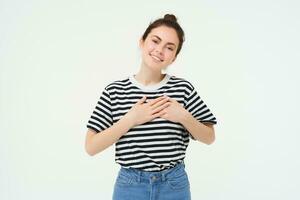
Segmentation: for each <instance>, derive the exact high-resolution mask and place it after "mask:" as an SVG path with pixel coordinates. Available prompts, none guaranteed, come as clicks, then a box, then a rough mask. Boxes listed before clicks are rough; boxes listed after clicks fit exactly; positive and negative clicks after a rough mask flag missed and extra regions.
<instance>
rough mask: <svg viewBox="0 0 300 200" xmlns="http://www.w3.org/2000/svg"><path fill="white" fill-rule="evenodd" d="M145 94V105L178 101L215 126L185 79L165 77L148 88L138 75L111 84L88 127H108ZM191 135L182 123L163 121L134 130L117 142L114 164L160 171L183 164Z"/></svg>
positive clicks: (208, 112) (210, 114)
mask: <svg viewBox="0 0 300 200" xmlns="http://www.w3.org/2000/svg"><path fill="white" fill-rule="evenodd" d="M143 95H146V96H147V98H146V102H147V101H148V100H150V99H155V98H157V97H160V96H162V95H167V96H169V97H170V98H173V99H175V100H176V101H177V102H178V103H180V104H181V105H182V106H183V107H184V108H185V109H186V110H188V111H189V112H190V113H191V114H192V115H193V116H194V117H195V118H196V119H197V120H198V121H200V122H207V123H211V124H216V123H217V120H216V118H215V116H214V115H213V114H212V112H211V111H210V109H209V108H208V107H207V105H206V104H205V103H204V102H203V100H202V99H201V97H200V96H199V95H198V93H197V91H196V90H195V88H194V86H193V85H192V84H191V83H190V82H189V81H187V80H185V79H183V78H179V77H176V76H174V75H169V74H165V76H164V78H163V80H161V81H160V82H159V83H157V84H155V85H150V86H145V85H143V84H141V83H139V82H138V81H137V80H136V79H135V75H133V74H132V75H130V76H127V77H126V78H124V79H121V80H116V81H114V82H112V83H110V84H108V85H107V86H106V87H105V88H104V89H103V91H102V94H101V95H100V98H99V100H98V102H97V104H96V107H95V108H94V111H93V113H92V114H91V116H90V118H89V120H88V122H87V128H89V129H92V130H94V131H96V132H97V133H99V132H100V134H101V131H103V130H105V129H107V128H109V127H110V126H112V125H113V124H114V123H116V122H117V121H118V120H119V119H120V118H122V116H124V115H125V114H126V113H127V112H128V111H129V109H130V108H131V107H132V106H133V105H134V104H135V103H136V102H137V101H138V100H139V99H141V98H142V97H143ZM190 137H191V138H192V139H193V140H194V138H193V137H192V135H191V134H190V133H189V132H188V131H187V130H186V129H185V128H184V126H182V125H181V124H180V123H174V122H172V121H169V120H165V119H163V118H159V117H158V118H155V119H153V120H152V121H149V122H146V123H144V124H140V125H137V126H135V127H132V128H131V129H130V130H129V131H128V132H127V133H126V134H124V135H123V136H122V137H121V138H120V139H119V140H118V141H117V142H116V143H115V162H116V163H118V164H120V165H121V166H122V167H125V168H136V169H141V170H144V171H161V170H164V169H168V168H171V167H174V166H175V165H176V164H177V163H181V162H183V161H184V158H185V152H186V149H187V147H188V144H189V141H190Z"/></svg>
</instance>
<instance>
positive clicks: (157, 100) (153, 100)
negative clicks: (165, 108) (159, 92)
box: [148, 96, 166, 106]
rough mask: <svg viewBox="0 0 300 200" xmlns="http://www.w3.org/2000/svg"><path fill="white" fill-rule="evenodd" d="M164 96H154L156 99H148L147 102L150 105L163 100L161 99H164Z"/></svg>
mask: <svg viewBox="0 0 300 200" xmlns="http://www.w3.org/2000/svg"><path fill="white" fill-rule="evenodd" d="M165 98H166V97H165V96H161V97H158V98H156V99H152V100H151V101H149V102H148V103H149V105H150V106H151V105H153V104H155V103H157V102H159V101H161V100H163V99H165Z"/></svg>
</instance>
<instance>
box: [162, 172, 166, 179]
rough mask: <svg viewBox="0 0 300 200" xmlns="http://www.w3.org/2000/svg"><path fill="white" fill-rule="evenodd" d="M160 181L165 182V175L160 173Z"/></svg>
mask: <svg viewBox="0 0 300 200" xmlns="http://www.w3.org/2000/svg"><path fill="white" fill-rule="evenodd" d="M161 180H162V181H165V180H166V177H165V173H161Z"/></svg>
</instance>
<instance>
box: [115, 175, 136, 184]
mask: <svg viewBox="0 0 300 200" xmlns="http://www.w3.org/2000/svg"><path fill="white" fill-rule="evenodd" d="M131 183H132V177H130V176H129V175H127V174H118V176H117V180H116V184H117V185H130V184H131Z"/></svg>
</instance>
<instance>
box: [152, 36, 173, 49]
mask: <svg viewBox="0 0 300 200" xmlns="http://www.w3.org/2000/svg"><path fill="white" fill-rule="evenodd" d="M153 37H156V38H157V39H159V40H160V41H161V38H160V37H158V36H157V35H153ZM167 44H170V45H174V46H175V47H176V45H175V44H174V43H172V42H168V43H167Z"/></svg>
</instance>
